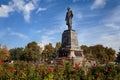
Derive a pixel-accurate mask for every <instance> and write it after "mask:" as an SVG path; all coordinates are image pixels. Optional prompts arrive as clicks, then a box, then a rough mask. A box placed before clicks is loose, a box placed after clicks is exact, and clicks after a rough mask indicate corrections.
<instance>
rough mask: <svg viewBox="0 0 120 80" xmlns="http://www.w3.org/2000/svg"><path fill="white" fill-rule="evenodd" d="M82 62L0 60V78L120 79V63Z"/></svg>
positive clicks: (6, 79) (36, 79)
mask: <svg viewBox="0 0 120 80" xmlns="http://www.w3.org/2000/svg"><path fill="white" fill-rule="evenodd" d="M79 65H82V64H80V63H78V64H76V65H75V66H73V64H72V63H71V62H67V61H65V60H63V61H62V62H61V64H60V65H58V64H55V63H54V64H52V65H48V64H33V63H31V62H14V63H12V64H9V63H3V62H0V80H120V65H113V64H110V63H106V65H104V66H101V65H97V66H93V67H88V68H85V66H84V64H83V65H82V66H79Z"/></svg>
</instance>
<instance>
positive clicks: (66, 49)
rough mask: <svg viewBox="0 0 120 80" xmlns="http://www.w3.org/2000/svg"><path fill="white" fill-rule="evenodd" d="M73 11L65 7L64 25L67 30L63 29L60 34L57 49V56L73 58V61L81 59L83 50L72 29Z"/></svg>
mask: <svg viewBox="0 0 120 80" xmlns="http://www.w3.org/2000/svg"><path fill="white" fill-rule="evenodd" d="M72 18H73V13H72V10H71V9H70V8H67V13H66V18H65V21H66V25H67V26H68V30H64V32H63V34H62V42H61V47H60V49H59V57H66V58H70V59H74V63H76V62H80V61H82V60H83V57H84V55H83V50H82V49H81V48H80V46H79V45H78V36H77V33H76V31H75V30H73V29H72Z"/></svg>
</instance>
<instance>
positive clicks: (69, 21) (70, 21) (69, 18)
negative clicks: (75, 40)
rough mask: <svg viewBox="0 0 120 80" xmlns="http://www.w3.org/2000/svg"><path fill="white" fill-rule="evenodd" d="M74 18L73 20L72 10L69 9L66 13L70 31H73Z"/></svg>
mask: <svg viewBox="0 0 120 80" xmlns="http://www.w3.org/2000/svg"><path fill="white" fill-rule="evenodd" d="M72 18H73V13H72V10H70V8H69V7H68V8H67V13H66V18H65V21H66V25H68V29H69V30H70V29H72Z"/></svg>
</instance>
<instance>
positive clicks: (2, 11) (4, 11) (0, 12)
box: [0, 5, 13, 17]
mask: <svg viewBox="0 0 120 80" xmlns="http://www.w3.org/2000/svg"><path fill="white" fill-rule="evenodd" d="M12 11H13V9H12V7H11V6H9V5H1V7H0V17H8V16H9V13H10V12H12Z"/></svg>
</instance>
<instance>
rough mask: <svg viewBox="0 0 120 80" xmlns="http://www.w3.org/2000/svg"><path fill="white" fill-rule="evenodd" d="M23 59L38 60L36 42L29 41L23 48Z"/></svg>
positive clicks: (38, 50) (38, 53)
mask: <svg viewBox="0 0 120 80" xmlns="http://www.w3.org/2000/svg"><path fill="white" fill-rule="evenodd" d="M24 56H25V60H27V61H34V62H35V61H37V60H40V47H39V46H38V45H37V43H36V42H34V41H33V42H30V43H28V44H27V46H26V47H25V50H24Z"/></svg>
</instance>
